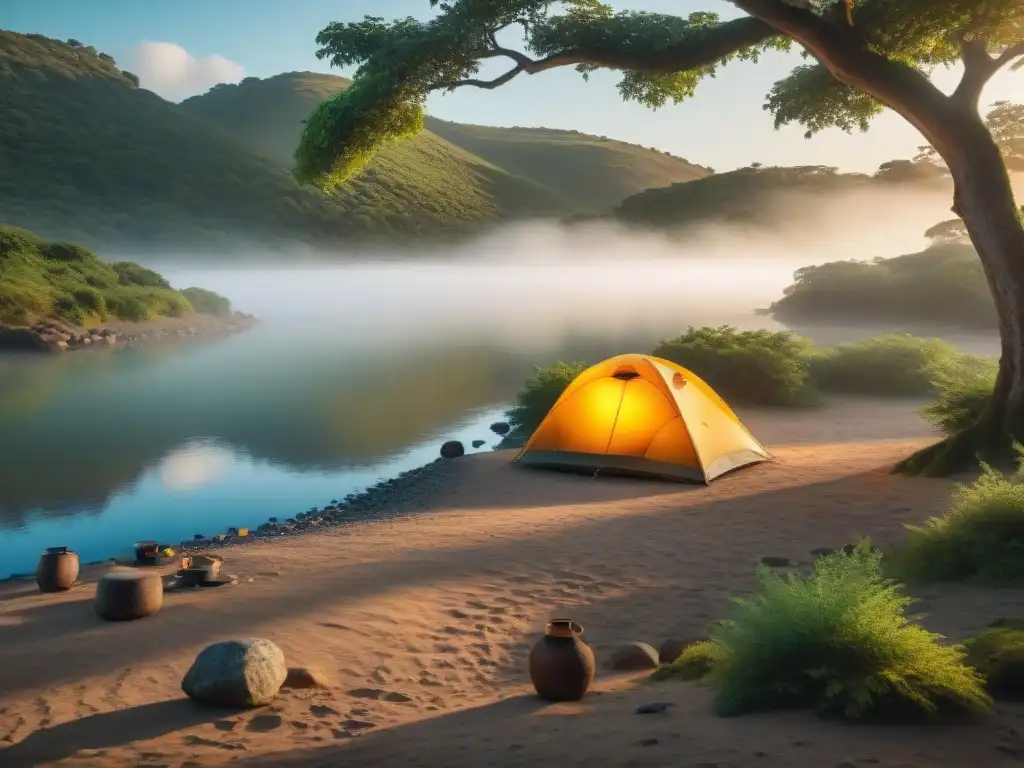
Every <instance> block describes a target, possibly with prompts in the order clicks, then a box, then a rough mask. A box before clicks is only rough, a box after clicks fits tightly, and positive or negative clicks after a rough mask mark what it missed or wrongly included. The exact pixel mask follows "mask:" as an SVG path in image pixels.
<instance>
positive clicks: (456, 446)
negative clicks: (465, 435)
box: [441, 440, 466, 459]
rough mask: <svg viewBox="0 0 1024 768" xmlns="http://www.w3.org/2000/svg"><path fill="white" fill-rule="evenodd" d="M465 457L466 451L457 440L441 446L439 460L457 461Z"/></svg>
mask: <svg viewBox="0 0 1024 768" xmlns="http://www.w3.org/2000/svg"><path fill="white" fill-rule="evenodd" d="M465 455H466V449H465V448H464V447H463V445H462V443H460V442H459V441H458V440H449V441H448V442H447V443H445V444H444V445H442V446H441V458H443V459H457V458H459V457H460V456H465Z"/></svg>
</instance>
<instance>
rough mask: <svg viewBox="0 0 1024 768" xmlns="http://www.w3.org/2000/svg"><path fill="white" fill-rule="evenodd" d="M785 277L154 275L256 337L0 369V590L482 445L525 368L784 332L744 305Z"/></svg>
mask: <svg viewBox="0 0 1024 768" xmlns="http://www.w3.org/2000/svg"><path fill="white" fill-rule="evenodd" d="M802 263H807V262H806V260H804V261H802ZM793 266H794V265H779V264H774V265H771V266H758V265H751V264H746V265H739V264H736V263H731V264H725V265H711V266H709V265H702V264H700V263H689V264H679V263H674V264H673V263H666V262H663V261H661V262H651V263H647V262H640V261H633V262H631V263H628V264H622V263H616V264H615V265H612V264H609V263H602V262H600V261H594V260H591V261H584V260H580V261H577V262H575V263H574V264H572V265H571V266H564V265H563V266H555V265H551V264H536V265H526V266H519V267H508V266H502V265H500V264H482V265H465V264H464V265H452V264H448V263H443V262H437V263H433V262H431V263H419V264H417V265H410V264H394V265H389V266H383V267H382V266H379V265H377V266H361V265H359V264H354V265H350V266H345V267H325V268H316V269H313V268H303V269H291V270H248V271H242V270H225V269H220V270H211V269H206V270H196V271H192V272H189V273H186V272H184V271H181V270H177V271H175V270H174V269H167V268H166V267H164V270H165V273H166V274H168V276H169V277H170V278H171V279H172V281H173V283H174V284H175V285H179V286H185V285H193V284H198V285H203V286H206V287H209V288H212V289H214V290H218V291H220V292H222V293H224V294H226V295H227V296H229V297H230V298H231V299H232V300H233V301H234V303H235V305H236V306H237V307H238V308H240V309H243V310H245V311H250V312H254V313H255V314H257V315H258V316H260V317H261V318H263V320H264V322H263V324H262V325H261V326H259V327H258V328H256V329H255V330H253V331H251V332H248V333H245V334H242V335H239V336H236V337H234V338H229V339H225V340H217V341H205V342H189V343H174V344H166V345H163V346H152V347H149V348H141V349H134V350H113V351H112V350H107V351H90V352H87V353H76V354H68V355H64V356H60V357H54V358H46V359H30V360H24V359H12V358H0V576H3V575H8V574H10V573H17V572H26V571H31V570H32V569H33V567H34V565H35V562H36V559H37V557H38V553H39V551H40V550H41V549H43V548H45V547H47V546H55V545H67V546H71V547H73V548H74V549H76V550H77V551H78V552H79V553H80V555H81V557H82V558H83V560H92V559H100V558H104V557H107V556H110V555H112V554H115V553H119V552H122V551H124V550H126V549H128V548H129V547H130V546H131V543H132V542H133V541H135V540H137V539H148V538H154V539H160V540H164V541H171V542H176V541H180V540H182V539H188V538H191V537H192V536H193V535H194V534H197V533H202V534H205V535H212V534H214V533H217V532H220V531H224V530H225V529H226V528H228V527H230V526H249V527H255V526H256V525H258V524H260V523H262V522H264V521H265V520H266V519H267V518H268V517H270V516H272V515H274V516H278V517H289V516H293V515H294V514H295V513H297V512H300V511H303V510H306V509H308V508H310V507H312V506H322V505H324V504H325V503H327V502H329V501H330V500H332V499H338V498H341V497H343V496H345V495H346V494H348V493H350V492H353V491H359V490H362V489H364V488H366V487H368V486H370V485H373V484H374V483H376V482H377V481H378V480H380V479H382V478H385V477H390V476H393V475H395V474H397V473H399V472H401V471H403V470H406V469H410V468H413V467H416V466H420V465H422V464H425V463H427V462H429V461H432V460H433V459H434V458H435V457H436V456H437V451H438V448H439V446H440V443H441V442H442V441H443V440H446V439H450V438H454V439H459V440H462V441H463V442H464V443H465V444H466V446H467V448H468V447H469V443H470V442H471V441H472V440H474V439H484V440H487V443H486V444H485V446H484V447H483V448H482V450H488V449H489V448H490V447H491V446H492V445H493V443H494V442H495V441H496V440H497V437H496V436H495V435H493V434H492V433H491V432H490V431H489V429H488V425H489V424H490V423H491V422H493V421H495V420H498V419H499V418H500V417H501V415H502V413H503V412H504V409H505V407H506V406H507V404H508V403H509V402H511V400H512V399H513V398H514V395H515V392H516V390H517V389H518V387H519V384H520V383H521V381H522V379H523V378H525V377H526V376H528V375H529V374H530V372H531V371H532V369H533V367H534V365H537V364H545V363H550V362H552V361H554V360H558V359H576V360H589V361H597V360H599V359H601V358H603V357H605V356H608V355H612V354H618V353H622V352H631V351H648V350H650V349H651V348H652V347H653V345H654V344H655V343H656V342H657V341H658V340H659V339H661V338H665V337H667V336H670V335H674V334H676V333H679V332H680V331H682V330H684V329H685V327H686V326H687V325H689V324H694V325H702V324H720V323H731V324H734V325H739V326H744V327H754V326H768V327H777V326H773V324H772V323H771V321H767V319H766V318H761V317H756V316H755V315H754V314H753V312H752V310H753V308H755V307H757V306H764V305H766V304H767V303H768V302H769V301H770V300H771V299H772V298H774V297H776V296H778V294H779V292H780V291H781V289H782V287H784V286H785V285H786V284H787V283H788V282H789V277H790V274H791V271H792V267H793ZM834 335H835V334H833V336H834Z"/></svg>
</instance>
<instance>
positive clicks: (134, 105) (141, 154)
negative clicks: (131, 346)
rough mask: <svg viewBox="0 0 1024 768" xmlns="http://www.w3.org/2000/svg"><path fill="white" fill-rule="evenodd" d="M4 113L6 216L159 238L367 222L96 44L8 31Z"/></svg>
mask: <svg viewBox="0 0 1024 768" xmlns="http://www.w3.org/2000/svg"><path fill="white" fill-rule="evenodd" d="M0 114H2V115H3V117H2V119H0V169H2V173H0V223H9V224H16V225H18V226H22V227H25V228H28V229H32V230H34V231H37V232H39V233H40V234H42V235H44V236H48V237H58V238H61V239H67V240H73V241H76V242H85V243H89V244H95V243H109V242H114V241H121V242H126V241H127V242H144V243H147V244H149V243H153V242H159V241H167V240H176V241H179V242H181V241H190V240H207V239H208V238H209V236H210V233H211V232H230V233H236V234H239V233H240V234H244V235H248V236H251V237H253V238H254V239H256V238H259V239H265V238H267V237H271V236H276V237H282V238H301V239H304V240H307V241H320V240H328V239H337V238H338V237H342V236H345V235H346V234H350V233H351V232H352V231H353V229H354V227H355V226H356V223H357V221H358V219H357V216H356V215H355V214H354V213H353V212H351V211H346V210H345V209H343V208H341V207H340V206H338V205H337V204H335V203H333V202H331V201H329V200H325V199H324V198H323V197H322V196H321V195H319V194H317V193H315V192H313V191H310V190H307V189H304V188H301V187H299V186H298V184H296V183H295V182H294V181H293V179H292V178H291V177H290V175H289V174H288V173H287V172H286V171H285V170H284V169H282V168H280V167H279V166H278V165H277V164H275V163H273V162H271V161H269V160H267V159H265V158H263V157H261V156H260V155H258V154H256V153H253V152H250V151H248V150H246V149H245V148H244V147H242V146H240V145H239V143H238V142H237V141H236V140H235V139H234V138H233V137H231V136H229V135H228V134H226V133H223V132H221V131H219V130H217V129H216V128H214V127H212V126H210V125H209V124H207V123H206V122H204V121H202V120H197V119H196V118H194V117H192V116H190V115H188V114H187V113H185V112H184V111H183V110H180V109H178V108H177V107H176V106H174V105H172V104H170V103H168V102H166V101H164V100H163V99H161V98H160V97H158V96H156V95H155V94H153V93H150V92H149V91H145V90H140V89H138V88H137V87H136V84H135V80H134V76H133V75H129V74H126V73H122V72H121V71H120V70H119V69H118V68H117V66H116V64H115V62H114V60H113V59H111V58H110V57H109V56H105V55H104V54H102V53H99V54H98V53H97V52H96V51H95V50H94V49H92V48H88V47H82V46H79V45H69V44H66V43H63V42H60V41H57V40H51V39H49V38H46V37H42V36H39V35H19V34H14V33H11V32H0Z"/></svg>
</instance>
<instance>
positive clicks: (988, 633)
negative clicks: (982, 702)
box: [964, 619, 1024, 701]
mask: <svg viewBox="0 0 1024 768" xmlns="http://www.w3.org/2000/svg"><path fill="white" fill-rule="evenodd" d="M964 648H966V649H967V663H969V664H970V665H971V666H972V667H974V668H975V669H977V670H978V671H979V672H980V673H981V675H982V676H983V677H984V678H985V682H986V686H987V687H988V690H989V693H991V694H992V695H993V696H995V697H996V698H997V699H1015V700H1018V701H1019V700H1020V699H1022V698H1024V630H1022V627H1021V626H1020V622H1013V621H1009V620H1006V619H999V620H997V621H995V622H993V623H992V625H991V626H989V627H988V628H987V629H985V630H983V631H982V632H980V633H978V634H977V635H975V636H974V637H971V638H968V639H967V640H965V641H964Z"/></svg>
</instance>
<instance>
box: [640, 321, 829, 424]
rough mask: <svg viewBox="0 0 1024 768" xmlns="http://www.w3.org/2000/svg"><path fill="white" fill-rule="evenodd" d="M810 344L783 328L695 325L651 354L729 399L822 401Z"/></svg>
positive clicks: (791, 402)
mask: <svg viewBox="0 0 1024 768" xmlns="http://www.w3.org/2000/svg"><path fill="white" fill-rule="evenodd" d="M810 350H811V346H810V342H808V341H806V340H805V339H802V338H800V337H799V336H794V335H793V334H791V333H786V332H779V331H763V330H762V331H738V330H736V329H735V328H733V327H731V326H721V327H719V328H710V327H704V328H693V327H691V328H690V329H689V330H687V332H686V333H684V334H683V335H682V336H679V337H677V338H675V339H672V340H670V341H664V342H662V343H661V344H659V345H658V347H657V348H656V349H655V350H654V352H653V353H652V354H654V355H655V356H656V357H661V358H664V359H666V360H670V361H672V362H673V363H677V364H678V365H681V366H683V367H685V368H688V369H690V370H691V371H693V372H694V373H696V374H697V375H698V376H700V377H701V378H702V379H704V380H705V381H706V382H707V383H708V384H709V385H711V387H712V388H714V389H715V390H716V391H717V392H718V393H719V394H720V395H722V397H724V398H725V399H726V400H727V401H730V402H735V403H745V404H751V405H807V404H813V403H816V402H818V400H819V399H820V398H819V396H818V393H817V391H816V390H815V389H814V387H813V386H812V382H811V380H810V376H809V370H810V366H809V352H810Z"/></svg>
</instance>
